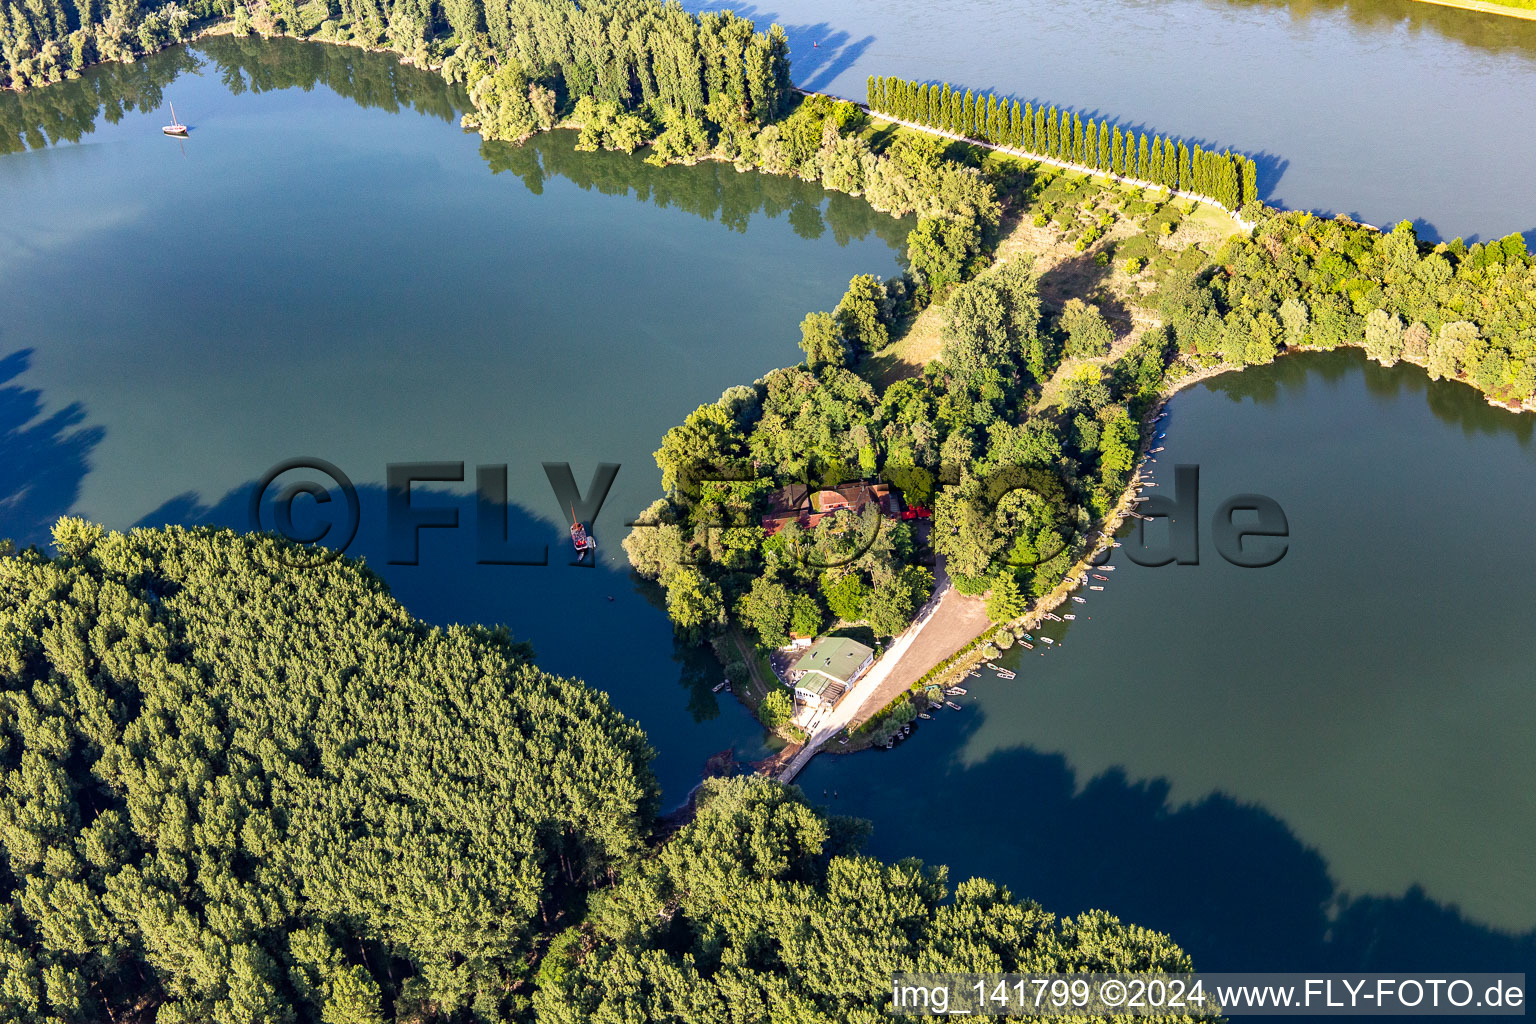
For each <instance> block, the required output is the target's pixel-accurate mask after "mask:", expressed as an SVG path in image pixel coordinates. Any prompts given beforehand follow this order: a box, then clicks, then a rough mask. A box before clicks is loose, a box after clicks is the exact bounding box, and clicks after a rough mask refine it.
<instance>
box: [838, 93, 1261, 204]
mask: <svg viewBox="0 0 1536 1024" xmlns="http://www.w3.org/2000/svg"><path fill="white" fill-rule="evenodd" d="M868 102H869V109H870V110H873V111H874V112H876V113H878V114H885V115H888V116H890V117H895V118H899V119H900V120H903V121H907V122H910V123H912V124H918V125H926V126H927V127H929V128H935V129H938V130H939V131H944V132H950V133H952V134H955V135H961V136H964V137H966V138H970V139H977V140H979V141H982V142H987V143H990V144H992V145H994V146H1007V147H1009V148H1010V149H1016V150H1019V151H1020V152H1023V153H1034V154H1038V155H1040V156H1047V157H1051V158H1052V159H1055V160H1062V161H1065V162H1067V163H1073V164H1079V165H1081V166H1083V167H1088V168H1092V169H1093V170H1096V171H1102V172H1104V173H1106V174H1116V175H1119V176H1121V177H1126V178H1134V179H1137V180H1138V181H1144V182H1150V183H1152V184H1155V185H1162V186H1164V187H1165V188H1168V189H1172V190H1176V191H1182V192H1188V193H1191V194H1192V195H1197V196H1204V197H1205V198H1207V199H1212V200H1214V201H1216V202H1218V203H1220V204H1221V205H1222V206H1225V207H1226V208H1227V209H1228V210H1231V211H1233V212H1236V211H1238V210H1240V209H1242V208H1243V207H1244V206H1246V205H1247V204H1248V203H1251V202H1256V201H1257V200H1258V198H1259V194H1258V167H1257V165H1256V164H1254V162H1253V161H1252V160H1251V159H1249V158H1248V157H1244V156H1235V155H1233V154H1232V153H1231V152H1227V151H1223V152H1220V153H1217V152H1214V151H1208V150H1205V149H1203V148H1201V146H1200V145H1199V144H1195V145H1190V144H1189V143H1187V142H1185V141H1184V140H1182V139H1165V138H1163V136H1161V135H1148V134H1147V133H1145V132H1136V131H1132V130H1129V129H1125V130H1122V129H1121V127H1120V126H1119V125H1117V124H1113V123H1111V122H1109V121H1105V120H1103V119H1094V118H1092V117H1090V118H1088V119H1087V120H1086V121H1085V120H1083V118H1082V116H1081V115H1080V114H1075V113H1073V112H1071V111H1070V110H1067V109H1062V110H1058V109H1057V108H1056V107H1054V106H1052V107H1050V108H1046V107H1045V106H1044V105H1043V104H1042V105H1041V106H1040V107H1039V108H1036V107H1035V106H1034V104H1033V103H1029V102H1026V103H1024V104H1023V105H1022V106H1020V104H1019V101H1018V100H1012V101H1011V102H1010V100H1009V99H1008V98H1007V97H1006V96H1003V97H999V96H996V95H994V94H992V93H988V94H986V95H985V96H977V95H976V94H974V93H972V92H971V91H970V90H969V89H967V90H966V91H965V92H963V93H962V92H961V91H960V90H959V89H951V88H950V86H949V83H948V82H945V83H944V84H943V85H942V86H941V85H938V84H929V83H926V82H911V81H905V80H903V79H899V78H882V77H877V76H874V75H871V76H870V78H869V83H868Z"/></svg>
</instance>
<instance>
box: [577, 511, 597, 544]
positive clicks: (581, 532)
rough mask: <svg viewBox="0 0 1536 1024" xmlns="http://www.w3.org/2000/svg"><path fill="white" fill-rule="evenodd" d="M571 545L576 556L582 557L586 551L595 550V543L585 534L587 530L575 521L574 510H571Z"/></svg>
mask: <svg viewBox="0 0 1536 1024" xmlns="http://www.w3.org/2000/svg"><path fill="white" fill-rule="evenodd" d="M571 545H572V546H573V547H575V548H576V553H577V554H578V555H584V554H586V553H587V552H588V551H596V550H597V541H595V540H593V539H592V535H591V534H589V533H587V528H586V527H585V526H582V525H581V523H580V521H578V520H577V519H576V510H575V509H574V508H573V509H571Z"/></svg>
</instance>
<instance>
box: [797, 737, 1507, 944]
mask: <svg viewBox="0 0 1536 1024" xmlns="http://www.w3.org/2000/svg"><path fill="white" fill-rule="evenodd" d="M945 717H946V716H944V715H941V717H940V719H939V721H938V722H935V723H931V727H932V728H936V729H937V728H947V727H949V725H950V723H951V722H953V721H955V720H953V719H951V720H948V721H945ZM980 721H981V719H980V717H979V716H969V717H968V718H967V720H966V721H965V723H964V724H963V725H961V726H960V728H961V729H962V730H963V734H962V735H961V736H960V737H958V738H954V739H952V740H951V741H949V742H948V743H947V745H952V746H953V747H957V748H958V747H963V746H964V745H965V743H966V741H967V739H969V737H970V736H971V735H973V734H974V732H975V731H976V729H977V728H979V723H980ZM940 722H943V723H944V724H943V725H940V724H939V723H940ZM927 728H930V723H920V730H921V729H927ZM922 748H923V745H922V744H912V746H911V748H908V749H901V748H898V750H897V751H894V752H891V753H886V752H884V751H875V752H871V753H868V754H859V755H857V756H856V757H854V758H849V759H847V760H846V761H843V760H842V759H832V760H834V761H837V762H838V763H837V764H836V768H835V770H833V769H831V768H830V765H829V764H828V763H823V764H820V765H815V766H814V767H813V769H812V770H810V771H808V772H807V773H806V775H805V776H804V777H803V778H802V779H801V783H802V785H803V786H804V787H805V789H806V792H807V793H808V794H809V795H815V794H816V793H817V792H818V791H819V790H820V789H821V788H822V787H824V786H829V785H836V786H838V787H840V789H841V791H842V796H843V798H842V799H838V800H836V801H835V802H832V803H831V804H830V807H831V809H833V810H835V811H838V812H839V813H845V814H847V813H853V814H865V813H870V812H874V813H873V814H872V816H873V817H874V818H875V819H876V820H878V821H881V822H885V823H886V824H884V825H882V826H881V827H879V828H877V829H876V830H875V833H874V837H873V840H872V842H871V844H870V849H871V852H872V853H874V854H876V855H877V856H882V857H887V858H891V857H901V856H912V855H916V856H920V857H922V858H923V859H924V860H927V861H929V862H931V863H945V862H947V861H948V860H950V859H952V858H953V857H955V856H956V851H960V850H963V851H965V853H964V860H965V864H966V871H965V874H963V875H961V874H956V875H955V876H954V877H953V878H952V881H958V880H960V878H963V877H968V876H969V875H971V874H975V875H982V876H986V877H991V878H995V879H997V880H999V881H1002V882H1004V883H1006V884H1007V885H1009V886H1010V888H1012V889H1013V891H1014V893H1015V895H1018V896H1025V897H1028V898H1030V899H1034V900H1038V901H1039V902H1040V903H1041V904H1042V905H1044V906H1045V907H1046V908H1047V909H1049V910H1052V911H1054V912H1056V913H1062V914H1070V913H1078V912H1081V911H1083V910H1086V909H1089V908H1102V909H1105V910H1108V911H1110V912H1111V913H1114V914H1116V915H1117V916H1119V917H1120V918H1121V919H1122V920H1127V921H1134V922H1136V923H1137V924H1141V925H1145V926H1146V927H1149V928H1154V929H1157V930H1159V931H1165V932H1168V933H1169V934H1171V935H1172V936H1173V937H1174V939H1175V941H1177V942H1178V943H1179V944H1180V945H1181V946H1183V947H1184V948H1185V949H1186V950H1188V951H1189V953H1190V955H1191V956H1193V957H1194V960H1195V963H1196V965H1197V966H1199V967H1200V968H1201V969H1202V970H1215V971H1219V970H1266V971H1290V970H1296V971H1300V970H1335V971H1360V970H1395V971H1435V970H1480V971H1482V970H1487V971H1493V970H1509V971H1526V972H1530V971H1531V970H1532V969H1533V968H1536V931H1532V932H1527V933H1525V934H1523V935H1511V934H1508V933H1505V932H1501V931H1497V930H1494V929H1491V928H1488V927H1485V926H1483V925H1480V924H1477V923H1476V922H1473V921H1469V920H1467V919H1466V918H1465V917H1464V916H1463V915H1462V914H1461V913H1460V912H1459V911H1458V910H1457V909H1456V908H1455V907H1452V906H1446V905H1443V904H1439V903H1436V902H1434V901H1433V900H1430V899H1429V898H1428V897H1426V896H1425V894H1424V893H1423V892H1422V891H1420V890H1418V889H1417V888H1413V889H1410V890H1409V891H1408V892H1406V893H1405V894H1404V895H1402V896H1399V897H1381V896H1366V897H1359V898H1355V897H1351V896H1350V895H1349V894H1347V893H1344V892H1341V891H1339V890H1338V888H1337V886H1336V885H1335V883H1334V881H1333V879H1332V878H1331V877H1330V874H1329V871H1328V865H1327V862H1326V861H1325V860H1324V859H1323V857H1322V855H1321V854H1319V853H1318V851H1317V850H1315V849H1312V848H1311V847H1308V846H1306V845H1305V844H1303V843H1302V842H1301V841H1300V840H1299V839H1297V838H1296V836H1295V834H1294V833H1293V832H1292V830H1291V828H1290V826H1288V825H1287V824H1286V823H1285V822H1284V821H1283V820H1281V819H1280V818H1278V817H1276V816H1275V815H1273V814H1271V813H1270V812H1269V811H1267V810H1265V809H1264V808H1263V807H1260V806H1256V805H1253V804H1245V803H1240V802H1238V801H1236V800H1234V799H1233V798H1231V797H1229V796H1227V795H1226V794H1223V793H1213V794H1210V795H1208V796H1206V797H1204V798H1203V799H1201V800H1198V801H1195V802H1193V803H1189V804H1182V805H1175V804H1173V803H1171V802H1170V801H1169V791H1170V783H1169V782H1168V780H1166V779H1151V780H1142V781H1131V780H1130V779H1128V778H1127V777H1126V776H1125V774H1124V772H1123V771H1121V770H1120V769H1118V768H1117V769H1112V770H1110V771H1107V772H1105V773H1103V774H1101V775H1098V776H1095V777H1093V778H1091V779H1084V778H1080V777H1078V775H1077V774H1076V773H1075V772H1074V770H1073V769H1072V768H1071V767H1070V766H1069V765H1068V764H1067V762H1066V760H1065V759H1064V758H1063V757H1062V755H1060V754H1046V753H1041V752H1039V751H1036V750H1033V749H1029V748H1015V749H1010V750H1003V751H999V752H997V753H994V754H993V755H991V756H990V757H988V758H986V759H985V760H984V761H981V762H979V763H976V764H973V765H964V764H961V763H959V762H958V761H951V763H950V764H949V765H948V766H947V767H941V766H935V765H932V764H920V763H918V761H917V760H916V759H917V758H925V757H926V758H931V757H932V755H933V753H934V752H933V750H932V748H931V747H929V748H928V749H927V750H923V749H922ZM861 759H862V763H857V762H860V761H861ZM883 759H890V760H883ZM824 760H826V759H824ZM893 778H894V779H907V780H909V781H908V783H907V784H905V785H903V784H901V783H895V784H894V785H895V786H900V787H901V788H900V790H899V791H897V790H895V789H894V788H893V783H892V782H891V781H890V780H891V779H893ZM855 792H857V793H859V794H860V795H859V797H856V798H855V799H854V800H852V801H850V800H849V799H847V796H848V794H850V793H855ZM956 800H970V801H972V802H973V803H974V805H975V806H974V813H958V814H957V813H955V809H954V803H955V801H956ZM894 821H907V822H911V823H912V824H913V827H911V828H907V829H893V828H892V827H891V825H890V824H889V823H891V822H894ZM923 822H943V823H945V827H944V829H942V830H929V829H925V828H923V827H921V826H922V823H923Z"/></svg>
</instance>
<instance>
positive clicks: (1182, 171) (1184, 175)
mask: <svg viewBox="0 0 1536 1024" xmlns="http://www.w3.org/2000/svg"><path fill="white" fill-rule="evenodd" d="M1179 187H1180V188H1182V189H1183V190H1184V191H1186V192H1193V191H1194V188H1195V174H1194V171H1193V170H1192V169H1191V167H1190V163H1189V146H1187V145H1185V144H1184V143H1183V142H1182V141H1181V142H1180V143H1179Z"/></svg>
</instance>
